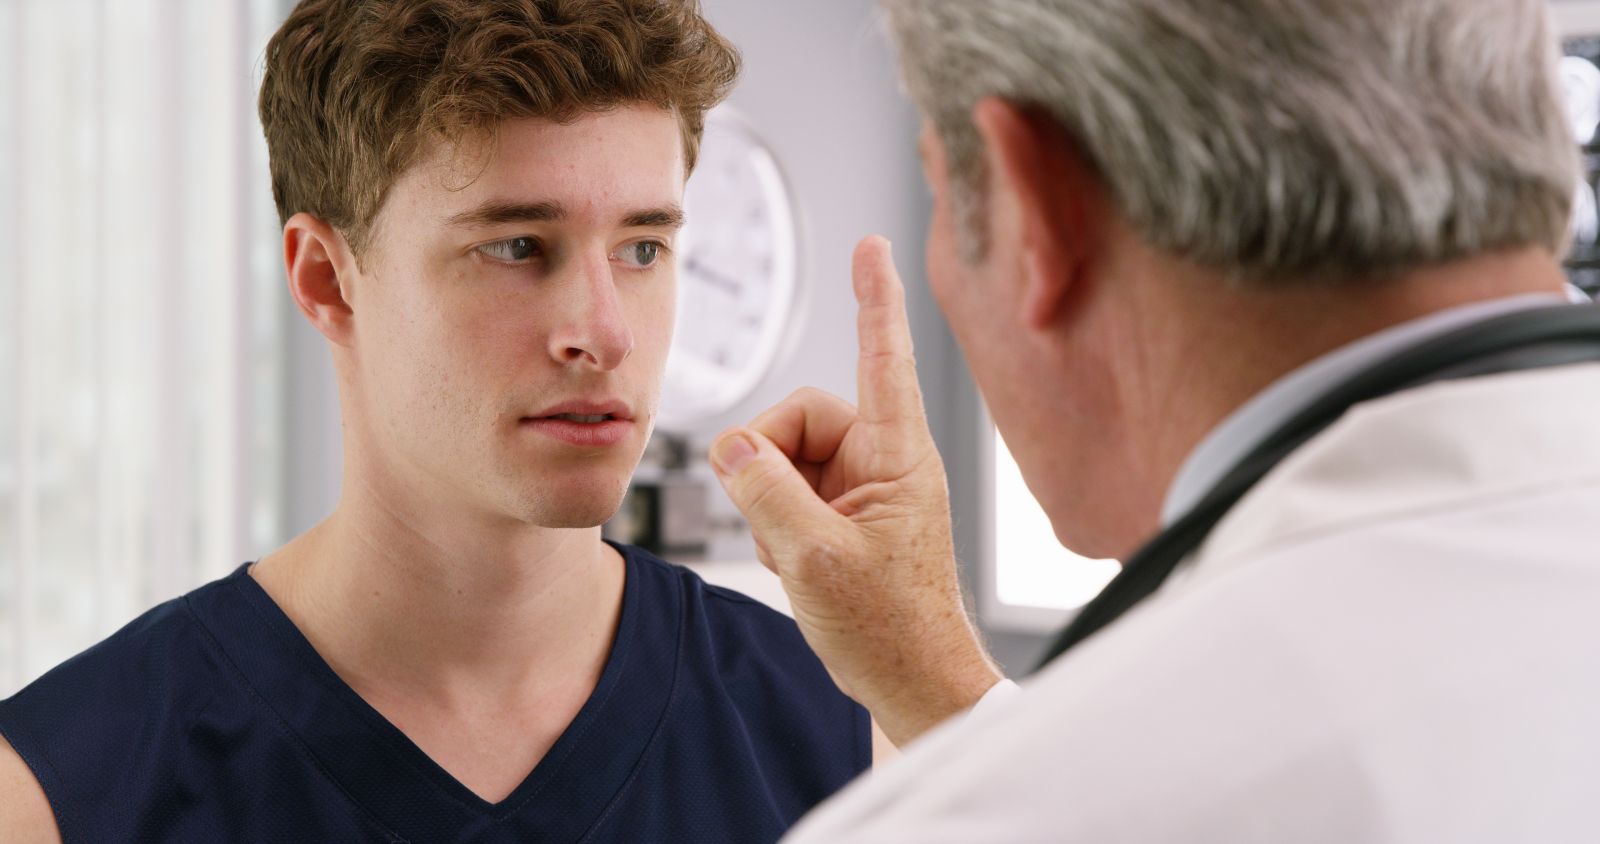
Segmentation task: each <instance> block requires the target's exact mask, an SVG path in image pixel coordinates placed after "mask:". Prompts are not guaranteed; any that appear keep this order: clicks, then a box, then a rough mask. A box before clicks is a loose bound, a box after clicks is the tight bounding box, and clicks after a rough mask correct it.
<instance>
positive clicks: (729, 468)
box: [711, 434, 756, 475]
mask: <svg viewBox="0 0 1600 844" xmlns="http://www.w3.org/2000/svg"><path fill="white" fill-rule="evenodd" d="M754 459H756V444H755V443H753V442H751V441H750V438H749V437H746V436H745V435H744V434H729V435H728V436H726V437H723V438H722V439H721V441H719V442H718V443H717V444H716V445H715V446H713V447H712V449H711V462H712V463H714V464H716V467H717V469H718V471H720V472H722V474H724V475H737V474H739V471H740V470H741V469H743V468H744V467H746V466H749V465H750V461H752V460H754Z"/></svg>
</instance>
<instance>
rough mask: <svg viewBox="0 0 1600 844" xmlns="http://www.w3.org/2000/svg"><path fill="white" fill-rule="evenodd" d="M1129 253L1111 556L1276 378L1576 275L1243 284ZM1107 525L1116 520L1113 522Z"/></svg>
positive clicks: (1113, 337)
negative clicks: (1226, 424) (1117, 511)
mask: <svg viewBox="0 0 1600 844" xmlns="http://www.w3.org/2000/svg"><path fill="white" fill-rule="evenodd" d="M1131 252H1132V254H1128V253H1125V254H1124V255H1123V256H1122V257H1123V263H1122V266H1121V267H1120V268H1119V270H1120V271H1119V272H1118V278H1117V281H1118V284H1115V285H1104V286H1103V288H1104V295H1105V297H1106V298H1107V299H1108V300H1117V299H1120V300H1121V301H1120V302H1118V301H1107V302H1104V303H1102V305H1103V306H1102V307H1101V308H1099V310H1100V311H1101V313H1102V316H1103V317H1104V321H1105V322H1107V323H1110V324H1108V325H1106V326H1104V327H1103V328H1101V329H1100V330H1099V331H1097V333H1099V334H1100V335H1101V336H1102V338H1109V339H1104V340H1103V342H1104V343H1106V344H1107V345H1105V346H1103V347H1102V348H1109V349H1111V350H1112V353H1113V354H1115V355H1116V358H1115V359H1116V360H1118V361H1121V362H1122V363H1120V364H1119V365H1118V367H1117V372H1116V373H1115V375H1114V376H1113V378H1112V382H1113V383H1112V385H1111V387H1110V389H1111V391H1112V392H1113V393H1114V395H1112V396H1109V397H1108V398H1107V400H1106V401H1105V402H1104V403H1103V404H1102V410H1104V411H1105V413H1106V416H1107V417H1114V418H1105V419H1103V420H1102V421H1103V423H1104V425H1105V428H1103V430H1114V431H1119V432H1120V433H1119V434H1118V435H1117V436H1116V439H1117V440H1118V441H1119V442H1118V443H1117V448H1116V449H1115V451H1116V452H1117V453H1118V454H1119V455H1120V456H1119V457H1118V458H1116V460H1117V461H1118V462H1121V463H1122V465H1123V466H1124V467H1135V471H1134V472H1133V473H1132V477H1133V479H1134V480H1133V481H1132V482H1131V483H1129V484H1126V485H1123V486H1122V489H1123V490H1124V496H1125V497H1124V500H1123V501H1121V502H1119V503H1120V505H1121V506H1124V507H1126V508H1127V509H1126V510H1124V511H1123V512H1125V513H1127V514H1129V515H1131V516H1132V518H1124V519H1123V523H1122V524H1120V525H1119V527H1120V530H1119V531H1117V536H1116V537H1115V538H1114V540H1113V541H1112V542H1111V543H1110V546H1111V547H1110V548H1109V549H1108V548H1102V549H1099V550H1102V551H1105V550H1111V551H1113V552H1115V553H1122V552H1125V551H1128V550H1131V549H1133V548H1136V547H1137V546H1138V545H1139V544H1141V543H1142V542H1143V541H1144V540H1145V539H1147V538H1148V537H1149V536H1150V535H1152V534H1153V533H1154V532H1155V531H1156V529H1157V527H1158V526H1159V520H1160V516H1159V513H1160V506H1161V501H1162V498H1163V496H1164V495H1165V493H1166V490H1167V488H1168V486H1169V485H1170V484H1171V482H1172V480H1173V478H1174V477H1175V476H1176V474H1177V472H1178V469H1179V468H1180V467H1181V465H1182V464H1183V462H1184V460H1185V459H1187V457H1188V455H1189V454H1190V453H1191V452H1192V451H1193V449H1194V448H1195V447H1196V446H1197V445H1199V443H1200V441H1201V440H1202V439H1204V437H1205V436H1206V435H1207V434H1208V433H1209V432H1210V431H1211V430H1212V429H1214V428H1215V427H1216V426H1217V425H1219V424H1221V423H1222V422H1223V421H1224V420H1225V419H1226V418H1227V417H1228V416H1230V415H1232V414H1233V413H1234V412H1235V411H1236V410H1238V409H1239V408H1240V407H1242V406H1243V405H1244V404H1245V403H1246V402H1248V401H1249V400H1250V399H1251V398H1253V397H1254V396H1256V395H1257V394H1259V393H1260V392H1261V391H1263V390H1265V389H1266V388H1267V387H1269V386H1270V385H1272V384H1273V383H1274V382H1275V381H1277V380H1278V379H1280V378H1282V377H1284V376H1285V375H1287V374H1289V373H1290V372H1293V371H1294V370H1296V369H1298V368H1300V367H1302V366H1304V365H1306V364H1307V363H1310V362H1311V361H1313V360H1316V359H1317V358H1319V357H1322V356H1323V355H1326V354H1328V353H1330V352H1332V351H1334V350H1336V349H1339V348H1341V347H1343V346H1345V345H1348V344H1350V343H1352V342H1354V341H1356V340H1359V339H1361V338H1363V337H1367V336H1370V335H1373V334H1376V333H1378V332H1381V331H1384V330H1386V329H1389V328H1392V327H1395V326H1399V325H1402V324H1405V323H1407V322H1411V321H1413V320H1417V319H1421V318H1423V317H1426V316H1428V315H1430V314H1435V313H1439V312H1442V311H1446V310H1449V309H1451V308H1455V307H1460V306H1464V305H1470V304H1474V303H1479V302H1488V301H1492V300H1496V299H1504V298H1508V297H1513V296H1519V295H1526V294H1549V295H1552V296H1563V295H1564V293H1565V282H1566V278H1565V275H1564V274H1563V272H1562V270H1561V267H1560V264H1559V263H1558V262H1557V260H1556V259H1555V257H1554V256H1552V255H1551V254H1550V253H1549V252H1548V251H1546V250H1543V249H1531V248H1530V249H1519V250H1513V251H1505V252H1497V253H1490V254H1484V255H1480V256H1475V257H1471V258H1467V259H1464V260H1460V261H1455V262H1451V263H1447V264H1440V265H1437V266H1430V267H1426V268H1422V269H1418V270H1414V271H1410V272H1406V273H1403V274H1399V275H1395V276H1392V277H1389V278H1379V279H1370V280H1358V281H1345V282H1337V283H1331V282H1315V283H1306V282H1300V281H1297V280H1283V281H1281V282H1265V283H1254V284H1249V285H1243V284H1240V283H1239V282H1237V281H1235V280H1231V279H1229V278H1226V277H1225V276H1223V275H1222V274H1221V273H1218V272H1211V271H1208V270H1205V269H1201V268H1197V267H1195V266H1194V265H1191V264H1185V263H1180V262H1177V261H1174V260H1173V259H1171V258H1169V257H1166V256H1162V255H1159V254H1157V253H1155V252H1153V251H1149V250H1131ZM1108 517H1110V516H1109V513H1108Z"/></svg>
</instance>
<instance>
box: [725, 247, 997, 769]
mask: <svg viewBox="0 0 1600 844" xmlns="http://www.w3.org/2000/svg"><path fill="white" fill-rule="evenodd" d="M853 276H854V283H855V294H856V301H857V303H858V304H859V306H860V311H859V314H858V317H857V331H858V335H859V340H860V361H859V364H858V369H857V373H856V382H857V394H858V400H859V408H858V407H852V406H851V405H850V404H849V403H848V402H846V401H844V400H843V399H840V398H838V397H836V396H832V395H829V394H827V393H824V392H821V391H819V390H812V389H803V390H800V391H799V392H797V393H795V394H794V395H792V396H790V397H789V398H787V399H785V400H784V401H782V402H780V403H779V404H777V405H776V406H774V407H772V408H771V409H770V410H767V411H766V412H765V413H763V414H761V415H760V416H758V417H756V419H755V420H754V421H752V422H751V423H750V424H749V425H747V426H745V427H743V428H734V429H730V430H729V431H726V432H724V433H723V434H722V435H721V436H720V437H719V438H718V439H717V442H716V443H715V444H714V445H713V446H712V450H711V456H712V465H713V467H714V468H715V469H716V472H717V476H718V478H719V479H720V480H721V481H722V485H723V488H724V489H725V490H726V491H727V493H728V497H729V498H731V499H732V500H733V503H734V504H735V505H736V506H737V507H738V508H739V509H740V510H741V511H742V512H743V513H744V515H745V518H746V519H748V520H749V522H750V526H751V529H752V531H753V532H754V534H755V539H756V545H757V548H758V553H759V555H760V557H761V561H762V562H763V563H764V564H765V565H766V566H767V567H768V568H770V569H772V570H773V571H775V572H776V573H777V574H778V576H779V578H780V579H782V581H783V587H784V590H785V591H786V592H787V593H788V594H789V599H790V602H791V603H792V604H793V607H794V612H795V620H796V621H797V622H798V623H799V625H800V630H801V632H802V633H803V634H804V635H805V637H806V641H807V642H808V643H809V644H810V645H811V647H812V649H813V650H815V651H816V652H817V655H818V656H819V657H820V658H821V659H822V661H823V663H824V664H825V665H827V667H828V669H829V671H831V672H832V673H833V676H834V678H835V680H837V681H838V683H839V685H840V688H842V689H843V690H844V691H845V692H846V693H847V694H849V695H850V696H851V697H853V698H855V699H856V700H857V701H859V702H860V703H861V704H862V705H864V706H866V707H867V709H868V710H870V711H871V712H872V714H873V716H874V717H875V718H876V719H877V720H878V723H879V725H881V726H882V727H883V730H884V732H885V733H886V734H887V735H888V736H889V738H890V739H891V740H892V741H894V742H895V744H904V743H905V742H906V741H909V740H910V739H912V738H915V737H916V736H918V735H920V734H921V733H923V732H924V731H926V730H927V729H928V728H930V727H932V726H934V725H935V724H937V723H939V722H940V721H942V720H944V719H945V718H948V717H949V716H951V715H954V714H956V713H958V712H960V711H962V710H964V709H966V708H968V707H970V706H971V705H972V704H973V703H975V702H976V701H977V700H978V698H979V697H981V696H982V695H983V693H984V692H985V691H987V690H988V689H989V688H990V687H991V686H992V685H993V684H994V683H995V682H996V681H998V680H999V679H1000V674H999V672H998V671H997V670H996V669H995V667H994V665H993V663H992V662H991V661H990V660H989V658H988V656H987V654H985V653H984V650H983V647H982V645H981V644H980V643H979V640H978V637H977V634H976V631H974V629H973V627H972V624H971V621H970V620H969V619H968V617H967V614H966V610H965V608H964V606H963V604H962V600H961V590H960V584H959V580H958V578H957V573H956V562H955V554H954V550H953V545H952V542H951V538H950V499H949V492H948V489H947V486H946V483H947V482H946V479H945V473H944V462H943V461H942V460H941V459H940V457H939V452H938V450H937V449H936V448H935V447H934V444H933V436H932V434H931V433H930V432H929V429H928V420H927V417H926V415H925V414H924V412H923V407H922V390H921V387H920V385H919V384H918V383H917V370H916V359H915V358H914V357H913V354H912V346H911V328H910V325H909V323H908V321H907V318H906V308H905V288H904V286H903V285H902V284H901V282H900V278H899V274H898V273H897V272H896V271H895V267H894V261H893V258H892V256H891V255H890V250H889V243H888V241H886V240H884V239H883V238H881V237H869V238H867V239H866V240H863V241H862V242H861V244H860V245H859V246H858V247H857V248H856V253H855V261H854V267H853Z"/></svg>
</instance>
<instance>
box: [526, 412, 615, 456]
mask: <svg viewBox="0 0 1600 844" xmlns="http://www.w3.org/2000/svg"><path fill="white" fill-rule="evenodd" d="M522 428H523V429H524V430H530V431H533V432H536V433H538V434H542V435H543V436H546V437H549V438H551V439H554V440H557V441H559V442H563V443H566V444H568V445H573V446H578V447H580V448H606V447H609V446H615V445H620V444H621V443H623V442H625V441H626V440H627V439H628V437H629V435H631V434H632V433H633V414H632V412H631V411H629V410H628V407H627V405H625V404H623V403H621V402H616V401H573V402H565V403H562V404H559V405H555V406H553V407H549V408H546V409H545V410H543V411H541V412H539V413H538V414H537V415H534V416H527V417H523V419H522Z"/></svg>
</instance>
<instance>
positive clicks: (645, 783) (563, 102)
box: [0, 0, 871, 842]
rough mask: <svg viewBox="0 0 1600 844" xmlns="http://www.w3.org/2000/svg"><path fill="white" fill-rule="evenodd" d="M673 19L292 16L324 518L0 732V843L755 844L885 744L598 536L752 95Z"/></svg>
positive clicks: (743, 622) (682, 585)
mask: <svg viewBox="0 0 1600 844" xmlns="http://www.w3.org/2000/svg"><path fill="white" fill-rule="evenodd" d="M737 65H738V60H737V56H736V54H735V53H734V51H733V49H732V48H731V47H730V46H729V45H728V44H727V43H726V42H725V41H723V40H722V39H721V37H720V36H718V35H717V33H716V32H714V31H713V30H712V29H711V27H710V26H709V25H708V24H707V23H706V22H705V21H704V20H703V19H702V18H701V17H700V15H699V12H698V9H697V7H696V4H695V3H694V2H693V0H387V2H385V0H305V2H303V3H301V4H300V6H299V7H298V8H296V9H295V11H294V12H293V13H292V14H291V16H290V18H289V20H288V21H287V22H286V23H285V24H284V26H283V28H282V29H281V30H280V31H279V32H278V34H277V36H276V37H275V38H274V39H273V41H272V43H271V44H270V46H269V47H268V50H267V68H266V77H265V81H264V82H263V86H262V93H261V116H262V122H263V125H264V127H265V130H266V134H267V139H268V145H269V148H270V150H271V154H272V175H273V188H274V193H275V196H276V198H277V202H278V208H279V211H280V213H281V215H282V218H283V220H284V223H285V225H284V256H285V261H286V263H287V267H288V275H289V283H290V289H291V292H292V294H293V296H294V299H295V302H296V303H297V304H298V305H299V307H300V310H301V311H302V313H303V314H304V315H305V317H306V318H307V319H308V320H309V321H310V322H311V324H312V325H314V326H315V327H316V328H317V330H318V331H320V332H321V333H322V334H323V335H324V336H325V337H326V338H327V340H328V342H329V345H330V347H331V349H332V351H333V357H334V364H335V368H336V371H337V374H338V379H339V387H340V397H341V403H342V410H343V416H344V436H345V454H346V465H345V468H344V490H343V496H342V499H341V501H340V504H339V507H338V509H337V511H336V512H335V513H334V514H333V515H332V516H331V517H330V518H328V520H327V521H325V522H323V523H322V524H320V525H318V526H317V527H316V528H314V529H312V530H311V531H309V532H307V533H306V534H305V535H303V536H300V537H298V538H296V539H295V540H294V541H292V542H291V543H289V544H288V545H287V546H285V547H284V548H281V549H279V550H278V551H276V552H274V553H272V554H270V555H268V556H267V557H265V558H264V559H262V560H260V561H259V562H257V563H255V564H254V565H249V566H244V567H241V568H240V569H239V570H238V571H237V572H236V573H235V574H234V575H232V576H231V577H228V578H226V579H224V580H222V581H219V582H217V583H213V584H211V585H208V586H205V587H203V588H201V589H199V590H197V591H195V592H193V593H190V594H189V595H187V596H184V597H182V598H180V599H178V600H175V601H173V602H170V603H168V604H165V605H163V606H161V607H158V608H156V609H155V610H153V611H152V612H150V613H149V614H147V615H145V616H143V617H142V618H140V619H139V620H137V621H136V622H134V623H133V624H131V625H130V626H128V627H127V628H124V629H123V630H122V631H120V632H119V633H117V634H116V635H114V636H113V637H111V638H110V639H108V640H107V641H105V642H103V643H101V644H100V645H98V646H96V647H95V648H93V649H91V650H89V651H87V652H85V653H84V654H82V655H80V656H79V657H77V658H75V659H73V660H71V661H69V662H68V663H66V664H64V665H62V666H60V667H58V668H57V669H56V670H54V671H52V672H51V673H49V674H47V675H46V676H45V677H44V678H42V679H40V680H39V681H37V682H36V683H34V684H33V685H31V686H30V687H28V688H27V689H25V690H23V691H22V692H21V693H20V694H18V695H17V696H16V697H15V698H12V699H11V700H9V701H6V702H4V703H3V704H0V734H3V735H4V736H5V738H6V739H7V740H8V742H9V745H10V747H11V748H14V752H12V751H9V750H5V747H6V745H5V744H0V751H4V752H0V839H4V840H6V841H18V840H36V839H37V840H55V836H56V828H57V827H59V835H60V837H61V838H62V839H64V840H66V841H95V842H100V841H111V840H129V841H132V840H137V841H156V840H161V841H167V840H195V841H201V840H203V841H223V840H234V841H244V840H252V841H258V840H293V841H358V840H385V841H467V840H471V841H499V840H507V841H510V840H518V841H541V842H558V841H574V842H575V841H580V840H582V841H738V842H752V841H770V840H774V839H776V838H777V837H778V836H779V835H781V834H782V832H783V830H784V829H786V828H787V827H788V826H789V825H790V824H791V823H793V822H794V821H795V820H796V819H797V818H798V817H799V816H800V815H801V814H802V813H803V812H804V811H805V810H806V809H808V808H809V807H810V806H812V805H813V804H815V803H817V802H818V801H820V800H821V799H822V798H824V797H826V796H827V795H828V794H830V793H831V792H833V791H834V790H835V789H837V788H839V787H840V786H842V785H843V784H844V783H845V782H847V781H848V780H849V779H850V778H852V777H853V776H855V775H856V774H857V773H858V772H860V771H861V770H863V769H864V768H865V767H866V766H867V765H868V764H869V763H870V758H871V747H870V732H869V721H868V718H867V715H866V713H865V711H864V710H862V709H861V708H860V707H858V706H857V705H855V704H854V703H852V702H851V701H850V700H849V699H847V698H846V697H845V696H844V695H843V694H841V693H840V692H839V691H838V690H837V688H836V687H835V686H834V685H833V683H832V681H831V680H830V679H829V677H828V675H827V673H826V672H825V671H824V669H823V668H822V666H821V664H820V663H819V662H818V661H817V660H816V659H815V657H814V656H812V654H811V653H810V652H809V650H807V648H806V647H805V645H804V643H803V641H802V640H801V638H800V635H799V633H798V632H797V630H796V628H795V627H794V625H793V624H792V623H791V622H789V621H788V620H787V619H784V618H782V617H781V616H779V615H777V614H776V613H774V612H772V611H770V610H768V609H766V608H765V607H762V606H760V605H758V604H756V603H755V602H752V601H750V600H748V599H746V598H743V597H742V596H739V595H737V594H735V593H732V592H728V591H726V590H722V589H717V588H715V587H711V586H707V585H706V584H704V583H702V582H701V581H700V580H699V579H697V578H696V577H695V576H694V575H692V574H690V573H688V572H686V571H684V570H682V569H678V568H675V567H672V566H669V565H667V564H665V563H663V562H661V561H660V560H657V559H654V558H652V557H650V556H649V555H647V554H645V553H643V552H641V551H639V550H637V549H631V548H625V547H616V546H610V545H607V544H605V543H604V542H602V540H601V538H600V531H599V527H598V525H599V524H600V523H601V522H603V521H604V520H605V519H606V518H608V517H609V516H610V515H611V514H612V512H613V511H614V510H615V509H616V508H617V506H618V504H619V502H620V500H621V497H622V494H623V491H624V489H625V488H626V486H627V483H628V479H629V476H630V474H631V472H632V470H633V468H634V466H635V464H636V463H637V461H638V460H639V457H640V455H641V453H642V450H643V448H644V445H645V441H646V440H647V439H648V437H649V435H650V431H651V426H652V422H653V420H654V418H655V412H656V404H657V398H658V393H659V391H660V386H661V378H662V369H663V366H664V363H665V358H666V353H667V347H668V343H669V342H670V338H671V333H672V314H673V312H674V296H675V288H674V275H673V261H672V246H673V240H674V235H675V233H676V231H677V229H678V227H679V224H680V223H681V221H682V213H681V211H680V206H681V200H682V193H683V186H684V181H685V179H686V177H687V173H688V171H689V169H690V168H691V167H692V166H693V163H694V157H695V151H696V145H697V143H698V140H699V134H700V130H701V127H702V119H703V115H704V113H705V111H706V110H707V109H708V108H710V107H711V106H712V105H714V104H715V103H716V102H717V101H719V100H720V99H721V98H722V97H723V96H724V94H725V93H726V91H727V90H728V88H729V87H730V85H731V84H732V82H733V80H734V78H735V75H736V73H737Z"/></svg>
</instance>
